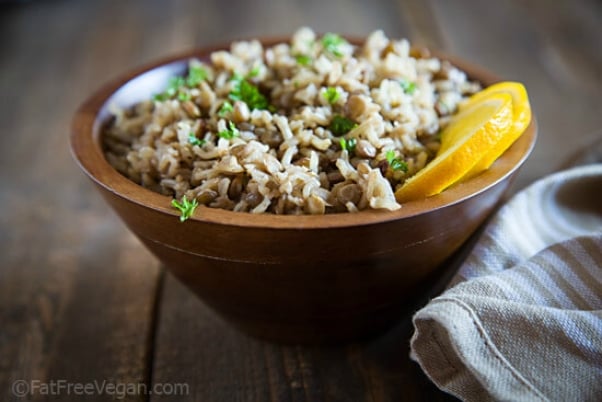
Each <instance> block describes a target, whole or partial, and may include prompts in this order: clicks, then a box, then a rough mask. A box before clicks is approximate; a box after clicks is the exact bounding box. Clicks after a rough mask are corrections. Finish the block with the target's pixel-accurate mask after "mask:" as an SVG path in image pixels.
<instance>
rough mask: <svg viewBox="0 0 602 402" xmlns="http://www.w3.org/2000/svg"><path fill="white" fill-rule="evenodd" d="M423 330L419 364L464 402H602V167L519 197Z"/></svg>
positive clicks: (417, 343) (422, 317)
mask: <svg viewBox="0 0 602 402" xmlns="http://www.w3.org/2000/svg"><path fill="white" fill-rule="evenodd" d="M413 322H414V327H415V333H414V335H413V337H412V340H411V357H412V359H414V360H415V361H417V362H418V363H419V364H420V366H421V367H422V369H423V370H424V372H425V373H426V374H427V375H428V376H429V378H430V379H431V380H432V381H433V382H434V383H435V384H436V385H437V386H438V387H439V388H441V389H442V390H444V391H446V392H449V393H451V394H453V395H455V396H457V397H459V398H460V399H463V400H466V401H486V400H504V401H539V400H542V401H547V400H550V401H601V400H602V164H594V165H588V166H582V167H577V168H573V169H570V170H566V171H563V172H560V173H556V174H553V175H551V176H549V177H546V178H544V179H542V180H540V181H538V182H536V183H534V184H532V185H531V186H530V187H528V188H527V189H525V190H523V191H522V192H520V193H518V194H517V195H516V196H514V197H513V198H512V199H511V200H510V201H509V202H508V203H507V204H506V205H504V206H503V207H502V208H501V209H500V210H499V211H498V212H497V214H496V215H495V216H494V217H493V219H492V220H491V222H490V223H489V224H488V226H487V228H486V229H485V231H484V233H483V234H482V235H481V237H480V238H479V239H478V241H477V243H476V245H475V248H474V249H473V250H472V252H471V254H470V255H469V257H468V258H467V260H466V261H465V263H464V264H463V265H462V266H461V267H460V270H459V272H458V273H457V274H456V276H455V277H454V278H453V279H452V281H451V283H450V285H449V287H448V290H446V291H445V292H444V293H443V294H442V295H441V296H439V297H437V298H435V299H433V300H432V301H431V302H430V303H428V304H427V305H426V307H424V308H423V309H421V310H420V311H418V312H417V313H416V314H415V316H414V318H413Z"/></svg>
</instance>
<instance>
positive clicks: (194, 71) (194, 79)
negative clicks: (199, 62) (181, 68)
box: [186, 66, 207, 88]
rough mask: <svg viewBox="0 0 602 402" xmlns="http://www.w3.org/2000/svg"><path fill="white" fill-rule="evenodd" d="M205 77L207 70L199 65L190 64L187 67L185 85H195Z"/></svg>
mask: <svg viewBox="0 0 602 402" xmlns="http://www.w3.org/2000/svg"><path fill="white" fill-rule="evenodd" d="M206 79H207V70H205V69H204V68H203V67H201V66H190V68H189V69H188V77H186V85H188V86H189V87H191V88H192V87H196V86H197V85H199V84H200V83H201V81H205V80H206Z"/></svg>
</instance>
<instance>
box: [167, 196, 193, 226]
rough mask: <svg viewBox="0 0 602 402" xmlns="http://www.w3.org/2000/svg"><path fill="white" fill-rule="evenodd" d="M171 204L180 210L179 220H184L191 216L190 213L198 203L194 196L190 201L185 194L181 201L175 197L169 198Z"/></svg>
mask: <svg viewBox="0 0 602 402" xmlns="http://www.w3.org/2000/svg"><path fill="white" fill-rule="evenodd" d="M171 205H172V206H173V207H174V208H176V209H177V210H179V211H180V222H184V221H185V220H186V219H188V218H190V217H191V216H192V213H193V212H194V210H195V209H196V207H198V206H199V203H198V201H197V200H196V198H195V199H193V200H192V201H188V200H187V199H186V196H183V197H182V201H181V202H178V200H176V199H173V200H171Z"/></svg>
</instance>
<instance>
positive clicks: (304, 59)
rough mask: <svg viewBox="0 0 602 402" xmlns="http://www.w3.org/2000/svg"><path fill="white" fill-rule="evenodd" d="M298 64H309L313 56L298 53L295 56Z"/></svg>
mask: <svg viewBox="0 0 602 402" xmlns="http://www.w3.org/2000/svg"><path fill="white" fill-rule="evenodd" d="M295 60H296V61H297V64H299V65H302V66H308V65H309V64H310V63H311V57H310V56H308V55H306V54H298V55H296V56H295Z"/></svg>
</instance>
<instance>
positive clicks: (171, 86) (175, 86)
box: [153, 77, 186, 101]
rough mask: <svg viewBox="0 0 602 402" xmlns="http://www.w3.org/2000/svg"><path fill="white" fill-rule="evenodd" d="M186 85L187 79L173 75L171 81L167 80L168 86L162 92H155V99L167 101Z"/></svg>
mask: <svg viewBox="0 0 602 402" xmlns="http://www.w3.org/2000/svg"><path fill="white" fill-rule="evenodd" d="M184 85H186V80H185V79H184V77H171V78H170V79H169V81H167V88H166V89H165V91H163V92H162V93H160V94H155V95H154V96H153V99H154V100H156V101H165V100H167V99H171V98H173V97H174V96H176V94H177V93H178V91H179V90H180V88H181V87H183V86H184Z"/></svg>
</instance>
